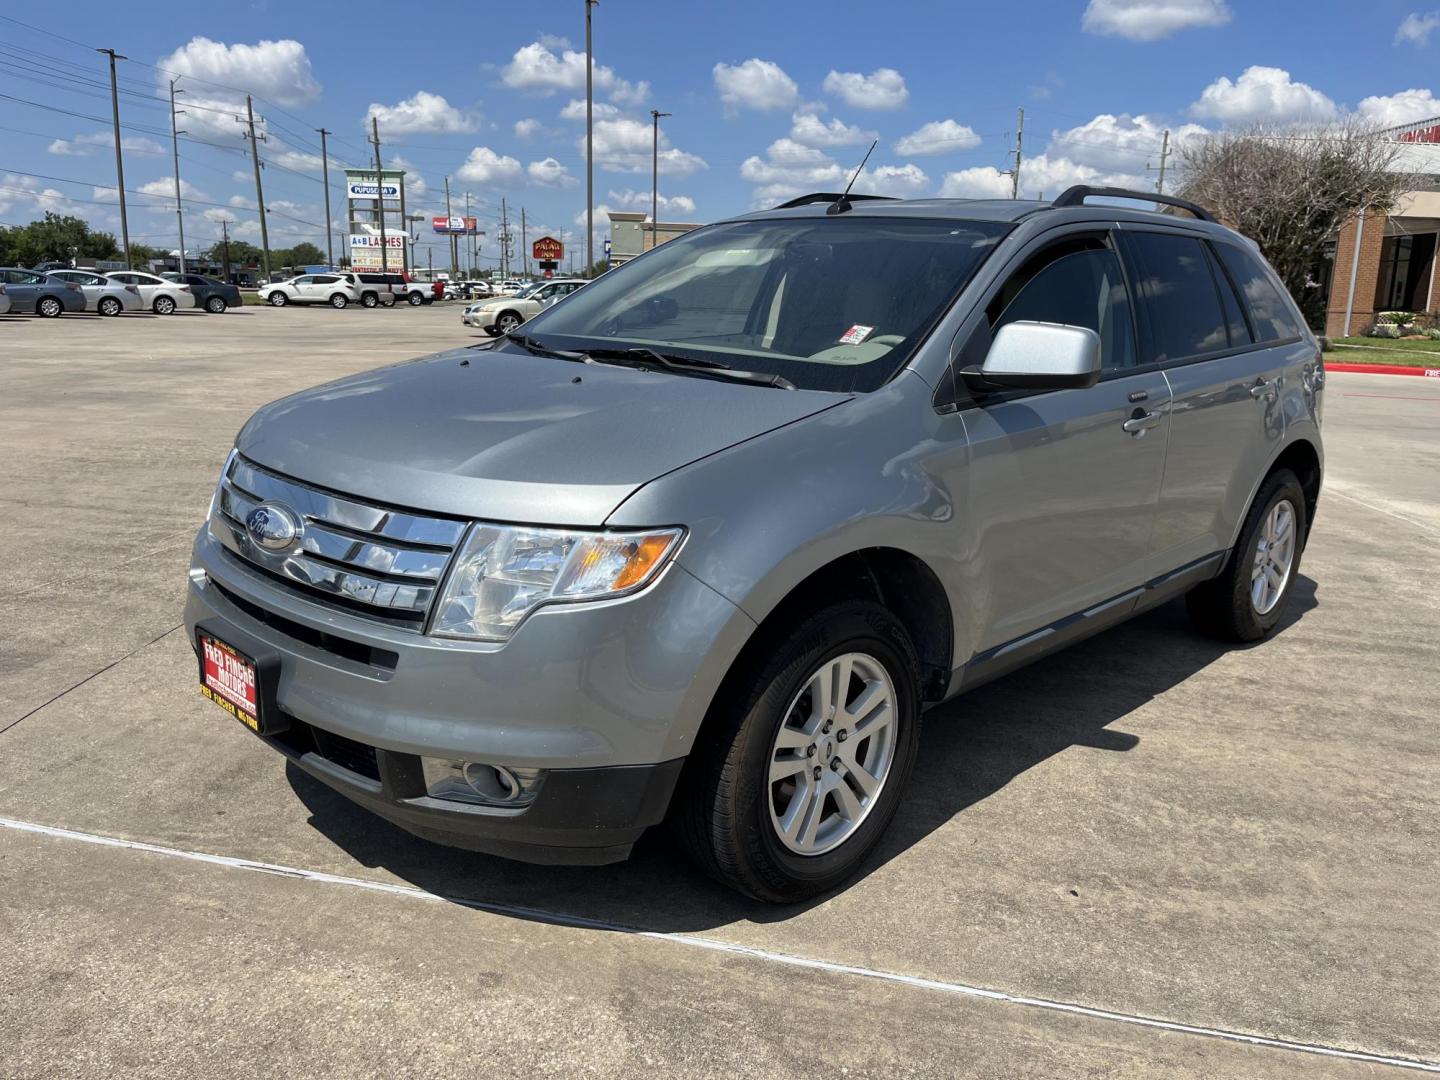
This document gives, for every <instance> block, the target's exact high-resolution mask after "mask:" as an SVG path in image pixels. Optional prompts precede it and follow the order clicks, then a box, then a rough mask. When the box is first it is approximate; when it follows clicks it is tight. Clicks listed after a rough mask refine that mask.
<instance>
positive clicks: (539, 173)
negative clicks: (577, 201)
mask: <svg viewBox="0 0 1440 1080" xmlns="http://www.w3.org/2000/svg"><path fill="white" fill-rule="evenodd" d="M525 172H526V173H527V174H528V175H529V177H530V179H531V180H532V181H533V182H534V183H537V184H539V185H541V186H542V187H574V186H575V183H576V180H575V178H574V177H573V176H571V175H570V170H569V169H567V168H566V167H565V166H564V165H561V164H560V162H558V161H556V160H555V159H554V158H553V157H547V158H545V159H543V160H541V161H532V162H530V164H529V165H527V166H525Z"/></svg>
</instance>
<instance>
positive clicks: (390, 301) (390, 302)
mask: <svg viewBox="0 0 1440 1080" xmlns="http://www.w3.org/2000/svg"><path fill="white" fill-rule="evenodd" d="M380 306H381V307H394V306H395V297H394V296H393V295H392V296H387V297H385V299H384V300H381V301H380Z"/></svg>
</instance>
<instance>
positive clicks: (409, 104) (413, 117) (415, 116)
mask: <svg viewBox="0 0 1440 1080" xmlns="http://www.w3.org/2000/svg"><path fill="white" fill-rule="evenodd" d="M372 119H373V120H378V121H379V122H380V127H381V128H382V129H383V130H384V132H385V133H386V134H387V135H411V134H419V133H428V134H440V135H454V134H459V133H463V132H466V131H474V130H475V119H474V118H473V117H471V116H467V115H466V114H465V113H463V112H461V111H460V110H459V109H457V108H455V106H454V105H451V104H450V102H448V101H446V100H445V99H444V98H443V97H441V96H440V95H439V94H432V93H430V91H428V90H417V91H416V92H415V95H414V96H413V97H408V98H406V99H405V100H404V101H401V102H397V103H396V104H394V105H381V104H380V103H379V102H371V104H370V108H368V109H366V110H365V128H366V130H367V131H368V130H369V128H370V121H371V120H372Z"/></svg>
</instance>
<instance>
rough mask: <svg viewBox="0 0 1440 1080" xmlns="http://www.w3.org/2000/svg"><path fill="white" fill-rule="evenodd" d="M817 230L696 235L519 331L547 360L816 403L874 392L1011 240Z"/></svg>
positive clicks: (821, 222)
mask: <svg viewBox="0 0 1440 1080" xmlns="http://www.w3.org/2000/svg"><path fill="white" fill-rule="evenodd" d="M1009 228H1010V226H1009V225H1008V224H1002V223H997V222H986V221H935V220H915V219H905V218H891V217H864V216H858V215H856V216H851V215H846V216H843V217H842V216H826V217H823V218H811V217H807V218H803V219H795V218H791V219H788V220H774V221H739V222H730V223H726V224H721V225H713V226H710V227H708V228H704V229H697V230H696V231H694V232H691V233H687V234H686V235H684V236H682V237H679V238H678V239H675V240H671V241H669V242H668V243H666V244H664V245H662V246H661V247H658V248H655V249H654V250H653V251H651V252H649V253H648V254H646V255H644V256H643V257H641V258H639V259H636V260H635V261H634V262H633V263H627V264H626V265H624V266H622V267H619V268H618V269H616V270H612V271H610V272H609V273H607V274H605V275H604V276H602V277H601V278H599V279H598V280H596V281H593V282H591V283H590V284H589V285H587V286H586V287H585V288H583V289H580V290H578V291H577V292H575V293H574V294H573V295H572V296H571V297H570V298H569V299H567V300H566V302H565V303H563V304H557V305H555V306H554V307H552V308H549V309H548V310H546V311H545V312H544V313H542V314H541V315H538V316H536V317H535V319H534V320H533V322H531V324H530V325H529V326H527V327H526V332H527V334H528V335H529V336H531V337H532V338H536V339H538V340H539V341H540V342H541V343H543V344H544V345H546V346H548V347H550V348H556V349H569V350H578V351H582V352H583V351H585V350H586V349H601V348H604V349H613V348H626V347H637V348H638V347H646V348H651V349H657V350H660V351H663V352H666V353H670V354H674V355H679V356H689V357H692V358H697V359H707V360H719V361H721V362H723V363H725V364H727V365H728V366H730V367H732V368H737V369H744V370H748V371H758V372H762V373H765V374H770V375H780V376H783V377H784V378H786V379H788V380H790V381H791V382H792V383H794V384H795V385H796V386H798V387H801V388H804V389H811V390H837V391H844V392H852V391H861V392H863V391H869V390H874V389H876V388H877V387H879V386H881V385H883V384H884V383H885V381H886V380H887V379H889V378H890V376H891V375H893V374H894V373H895V371H896V370H897V369H898V368H899V367H900V366H901V365H902V364H904V363H905V361H906V360H907V359H908V358H909V355H910V353H911V352H913V351H914V349H915V348H916V346H918V345H919V344H920V342H921V341H923V340H924V338H925V335H926V334H927V333H928V332H929V331H930V328H931V327H932V326H933V325H934V324H935V322H936V320H937V319H939V317H940V316H941V315H942V314H943V313H944V311H945V309H946V308H947V307H948V306H949V304H950V302H951V301H952V300H953V299H954V298H955V296H956V295H957V294H958V293H959V291H960V290H961V289H962V288H963V287H964V286H965V283H966V282H967V281H969V280H970V277H971V275H972V274H973V273H974V272H975V269H976V268H977V267H978V266H979V265H980V263H981V262H982V261H984V259H985V257H986V255H988V254H989V252H990V250H991V249H992V248H993V247H994V246H995V244H996V243H998V242H999V240H1000V238H1001V237H1002V236H1003V235H1004V234H1005V233H1006V232H1007V231H1008V230H1009Z"/></svg>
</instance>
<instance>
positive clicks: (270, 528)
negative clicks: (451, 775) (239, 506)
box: [245, 503, 302, 551]
mask: <svg viewBox="0 0 1440 1080" xmlns="http://www.w3.org/2000/svg"><path fill="white" fill-rule="evenodd" d="M301 528H302V526H301V524H300V519H299V517H297V516H296V515H295V513H294V511H292V510H289V509H287V508H286V507H283V506H281V505H279V504H278V503H261V504H260V505H259V506H257V507H256V508H255V509H254V510H251V511H250V513H248V514H247V515H245V531H246V532H247V533H249V534H250V539H251V540H253V541H254V542H255V544H256V546H257V547H261V548H264V549H265V550H266V551H288V550H289V549H290V548H292V547H294V546H295V545H296V543H297V542H298V541H299V539H300V532H301Z"/></svg>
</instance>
